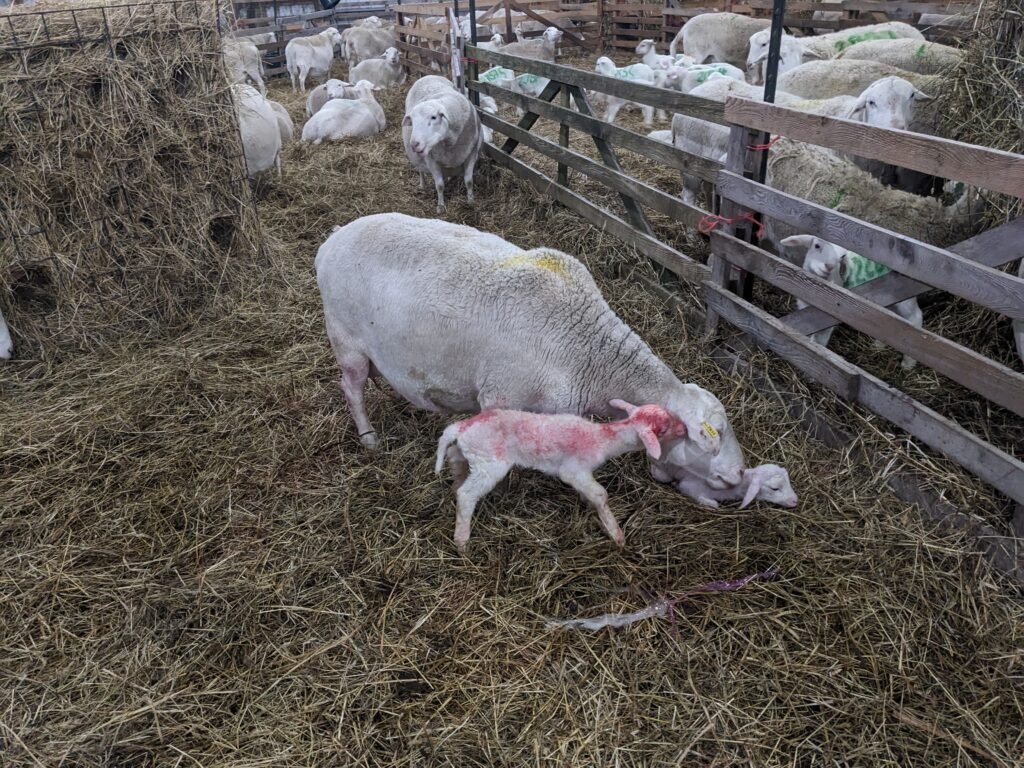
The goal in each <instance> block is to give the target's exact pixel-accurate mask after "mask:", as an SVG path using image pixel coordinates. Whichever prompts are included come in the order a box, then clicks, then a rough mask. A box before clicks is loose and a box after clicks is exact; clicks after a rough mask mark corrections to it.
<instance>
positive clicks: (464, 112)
mask: <svg viewBox="0 0 1024 768" xmlns="http://www.w3.org/2000/svg"><path fill="white" fill-rule="evenodd" d="M402 143H403V144H404V145H405V154H406V157H408V158H409V162H410V163H412V166H413V168H415V169H416V170H417V171H419V174H420V188H422V187H423V182H424V174H426V173H429V174H430V175H431V176H432V177H433V179H434V189H435V190H437V210H438V212H441V211H443V210H444V209H445V203H444V180H445V177H447V176H454V175H456V174H458V173H460V172H461V174H462V178H463V180H464V181H465V183H466V198H467V199H468V200H469V201H470V202H473V169H474V168H475V167H476V162H477V160H478V159H479V157H480V147H481V145H482V143H483V134H482V133H481V131H480V117H479V116H478V115H477V113H476V110H475V109H474V108H473V105H472V104H471V103H470V101H469V99H467V98H466V97H465V96H463V95H462V94H461V93H459V92H458V91H456V90H455V87H454V86H453V85H452V83H451V81H449V80H447V79H445V78H443V77H439V76H438V75H427V76H426V77H421V78H420V79H419V80H417V81H416V82H415V83H413V85H412V87H411V88H410V89H409V92H408V94H406V97H405V117H404V118H403V119H402Z"/></svg>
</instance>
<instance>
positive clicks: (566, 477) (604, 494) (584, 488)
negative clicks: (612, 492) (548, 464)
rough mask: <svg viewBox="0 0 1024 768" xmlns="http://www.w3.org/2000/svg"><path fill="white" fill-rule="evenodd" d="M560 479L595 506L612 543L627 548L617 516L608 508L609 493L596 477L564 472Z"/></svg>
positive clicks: (582, 473)
mask: <svg viewBox="0 0 1024 768" xmlns="http://www.w3.org/2000/svg"><path fill="white" fill-rule="evenodd" d="M558 477H559V478H560V479H561V480H562V482H563V483H568V484H569V485H571V486H572V487H573V488H575V489H576V490H577V491H579V493H580V495H581V496H583V498H585V499H586V500H587V501H589V502H590V503H591V504H592V505H593V507H594V509H595V510H597V516H598V517H599V518H600V519H601V527H602V528H604V529H605V531H607V533H608V535H609V536H611V538H612V541H614V542H615V543H616V544H618V545H619V546H620V547H622V546H625V544H626V535H625V534H624V533H623V532H622V529H621V528H619V524H618V522H617V521H616V520H615V515H613V514H612V511H611V509H610V508H609V507H608V491H606V490H605V489H604V487H602V485H601V484H600V483H599V482H597V480H595V479H594V476H593V475H591V474H590V473H589V472H584V471H582V470H563V471H562V472H559V473H558Z"/></svg>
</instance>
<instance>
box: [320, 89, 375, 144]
mask: <svg viewBox="0 0 1024 768" xmlns="http://www.w3.org/2000/svg"><path fill="white" fill-rule="evenodd" d="M351 88H352V91H353V92H354V93H355V95H356V98H354V99H331V100H330V101H328V102H327V103H326V104H324V105H323V107H321V108H320V110H319V111H318V112H317V113H316V114H315V115H313V116H312V117H311V118H309V120H307V121H306V124H305V126H303V128H302V140H303V141H305V142H311V143H312V144H320V143H321V142H323V141H340V140H342V139H350V138H356V137H360V136H372V135H374V134H376V133H380V132H381V131H383V130H384V127H385V119H384V110H383V109H381V106H380V104H378V103H377V100H376V99H374V98H373V92H374V91H376V90H380V89H379V88H378V87H376V86H375V85H374V84H373V83H371V82H369V81H368V80H360V81H359V82H358V83H356V84H355V85H354V86H352V87H351Z"/></svg>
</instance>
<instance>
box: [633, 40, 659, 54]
mask: <svg viewBox="0 0 1024 768" xmlns="http://www.w3.org/2000/svg"><path fill="white" fill-rule="evenodd" d="M657 50H658V49H657V48H656V47H655V45H654V40H652V39H650V38H648V39H646V40H641V41H640V42H639V43H637V44H636V55H637V56H646V55H647V53H648V52H649V51H655V52H657Z"/></svg>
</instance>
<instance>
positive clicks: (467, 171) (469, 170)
mask: <svg viewBox="0 0 1024 768" xmlns="http://www.w3.org/2000/svg"><path fill="white" fill-rule="evenodd" d="M475 167H476V155H474V156H473V157H471V158H469V160H467V161H466V166H465V168H463V169H462V180H463V181H465V182H466V199H467V200H468V201H469V202H471V203H472V202H473V169H474V168H475Z"/></svg>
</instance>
